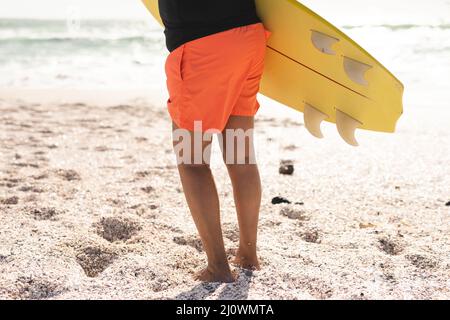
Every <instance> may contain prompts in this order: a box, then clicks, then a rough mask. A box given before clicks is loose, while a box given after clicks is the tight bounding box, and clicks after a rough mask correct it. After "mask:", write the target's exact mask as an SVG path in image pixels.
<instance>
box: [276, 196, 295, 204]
mask: <svg viewBox="0 0 450 320" xmlns="http://www.w3.org/2000/svg"><path fill="white" fill-rule="evenodd" d="M281 203H291V202H290V201H289V200H288V199H286V198H283V197H275V198H273V199H272V204H281Z"/></svg>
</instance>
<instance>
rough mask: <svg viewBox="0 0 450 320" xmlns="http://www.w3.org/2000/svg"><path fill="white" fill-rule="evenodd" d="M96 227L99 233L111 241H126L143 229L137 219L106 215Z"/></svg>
mask: <svg viewBox="0 0 450 320" xmlns="http://www.w3.org/2000/svg"><path fill="white" fill-rule="evenodd" d="M94 227H96V229H97V234H98V235H99V236H101V237H102V238H103V239H105V240H107V241H109V242H115V241H126V240H128V239H131V237H133V236H134V235H135V234H137V233H138V232H139V231H140V230H141V229H142V228H141V226H140V225H139V223H137V222H136V221H133V220H131V219H127V218H121V217H120V218H119V217H104V218H102V219H101V220H100V221H99V222H97V223H96V224H94Z"/></svg>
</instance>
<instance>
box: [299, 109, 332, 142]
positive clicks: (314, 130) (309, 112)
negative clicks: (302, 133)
mask: <svg viewBox="0 0 450 320" xmlns="http://www.w3.org/2000/svg"><path fill="white" fill-rule="evenodd" d="M303 117H304V121H305V127H306V129H308V131H309V133H311V134H312V135H313V136H314V137H316V138H319V139H322V138H323V134H322V131H321V130H320V124H321V123H322V121H324V120H325V119H326V118H328V116H327V115H326V114H325V113H323V112H322V111H319V110H317V109H316V108H314V107H313V106H311V105H310V104H308V103H305V110H304V112H303Z"/></svg>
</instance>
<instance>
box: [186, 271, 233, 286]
mask: <svg viewBox="0 0 450 320" xmlns="http://www.w3.org/2000/svg"><path fill="white" fill-rule="evenodd" d="M194 279H195V280H198V281H202V282H222V283H230V282H234V281H235V280H236V275H235V274H234V273H233V272H231V271H230V270H226V271H223V272H222V271H221V272H213V271H211V270H210V268H205V269H203V270H200V271H198V272H197V273H196V274H195V275H194Z"/></svg>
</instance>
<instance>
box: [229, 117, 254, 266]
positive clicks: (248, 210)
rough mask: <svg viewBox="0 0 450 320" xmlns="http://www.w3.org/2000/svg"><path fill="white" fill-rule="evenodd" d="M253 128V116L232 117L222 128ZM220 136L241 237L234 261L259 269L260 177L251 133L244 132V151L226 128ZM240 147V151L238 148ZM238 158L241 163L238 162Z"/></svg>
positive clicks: (240, 264)
mask: <svg viewBox="0 0 450 320" xmlns="http://www.w3.org/2000/svg"><path fill="white" fill-rule="evenodd" d="M253 128H254V118H253V117H243V116H232V117H231V118H230V120H229V122H228V124H227V126H226V128H225V130H227V129H231V130H233V131H234V132H235V133H236V131H235V130H236V129H238V130H239V129H242V130H243V131H244V132H245V131H247V130H249V129H253ZM247 132H248V131H247ZM241 134H242V131H241ZM222 137H223V138H222V140H223V146H222V153H223V155H224V160H225V163H226V165H227V169H228V173H229V176H230V179H231V182H232V185H233V194H234V201H235V204H236V211H237V216H238V221H239V235H240V240H239V248H238V250H237V253H236V258H235V260H234V263H235V264H237V265H239V266H241V267H243V268H247V269H260V265H259V261H258V256H257V252H256V251H257V247H256V244H257V243H256V242H257V232H258V219H259V209H260V206H261V180H260V176H259V171H258V166H257V165H256V162H255V154H254V148H253V132H251V134H247V135H246V137H245V139H246V141H245V147H244V148H245V149H244V150H242V146H240V147H239V144H238V142H237V140H238V139H236V138H234V137H231V136H228V137H227V134H226V133H225V131H224V132H222ZM239 148H240V149H241V150H238V149H239ZM227 155H228V157H227ZM230 155H232V156H231V157H230ZM238 160H241V162H237V161H238ZM242 160H243V161H242ZM238 163H243V164H238Z"/></svg>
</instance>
